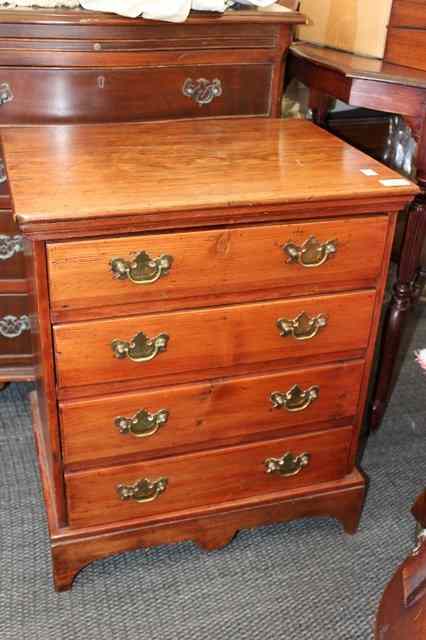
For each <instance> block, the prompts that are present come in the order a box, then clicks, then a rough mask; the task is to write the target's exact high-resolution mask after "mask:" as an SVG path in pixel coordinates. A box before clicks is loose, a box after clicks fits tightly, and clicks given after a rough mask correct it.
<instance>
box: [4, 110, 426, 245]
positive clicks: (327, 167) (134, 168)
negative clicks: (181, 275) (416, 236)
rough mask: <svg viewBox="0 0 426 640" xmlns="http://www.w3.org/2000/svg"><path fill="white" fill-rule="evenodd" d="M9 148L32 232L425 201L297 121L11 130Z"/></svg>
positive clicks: (13, 178) (17, 196) (18, 206)
mask: <svg viewBox="0 0 426 640" xmlns="http://www.w3.org/2000/svg"><path fill="white" fill-rule="evenodd" d="M2 138H3V145H4V152H5V161H6V166H7V171H8V174H9V179H10V184H11V190H12V196H13V201H14V209H15V215H16V218H17V220H18V222H20V223H22V224H27V225H31V224H34V223H39V222H44V223H53V222H59V221H67V222H71V221H80V222H81V221H82V220H88V219H98V220H99V219H100V220H102V221H105V220H106V219H110V218H116V219H117V218H120V217H122V216H136V217H143V216H144V215H147V214H148V215H150V216H153V217H154V218H155V215H156V214H157V213H162V214H164V213H168V212H170V213H172V212H176V211H191V212H196V211H197V210H203V211H206V210H207V211H209V212H211V211H213V210H218V209H220V208H222V209H224V208H226V209H229V208H232V207H238V206H239V207H241V206H244V207H246V208H253V207H259V206H263V207H264V206H265V205H266V206H267V205H274V204H275V205H276V204H279V205H283V206H285V205H286V204H289V203H313V202H333V201H342V200H348V201H358V200H364V201H365V200H371V202H372V203H373V204H374V201H375V200H378V199H380V198H387V199H388V200H389V201H392V199H395V204H398V203H397V202H396V201H397V200H398V201H399V204H398V206H396V207H395V210H397V209H398V208H400V206H401V204H402V203H403V200H404V199H405V200H407V199H408V197H409V196H411V195H414V194H415V193H416V192H417V191H418V189H417V187H416V186H415V185H414V184H412V183H410V182H409V181H405V180H402V181H401V179H400V176H399V175H398V174H396V173H395V172H393V171H391V170H390V169H388V168H387V167H384V166H383V165H381V164H379V163H377V162H375V161H374V160H372V159H371V158H369V157H368V156H366V155H365V154H363V153H361V152H359V151H357V150H355V149H354V148H352V147H350V146H349V145H347V144H346V143H344V142H342V141H341V140H339V139H338V138H336V137H334V136H332V135H331V134H329V133H327V132H325V131H323V130H321V129H319V128H318V127H316V126H315V125H313V124H311V123H309V122H305V121H300V120H290V121H283V120H268V119H235V120H234V119H233V120H215V121H211V120H210V121H203V122H198V121H181V122H166V123H144V124H134V125H99V126H93V127H87V126H52V127H38V128H26V129H25V128H24V129H23V128H10V129H6V130H4V131H3V132H2ZM365 169H369V170H370V171H371V170H372V171H373V172H375V175H372V176H371V175H365V173H363V170H365ZM383 180H384V181H385V182H383ZM388 180H397V182H395V183H394V182H392V183H388V182H386V181H388ZM194 215H195V213H194ZM88 233H89V234H90V229H89V228H88Z"/></svg>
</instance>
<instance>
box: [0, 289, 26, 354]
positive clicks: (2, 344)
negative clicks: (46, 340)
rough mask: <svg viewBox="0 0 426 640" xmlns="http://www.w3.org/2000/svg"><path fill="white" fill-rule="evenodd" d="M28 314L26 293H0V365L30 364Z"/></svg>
mask: <svg viewBox="0 0 426 640" xmlns="http://www.w3.org/2000/svg"><path fill="white" fill-rule="evenodd" d="M28 314H29V301H28V296H27V295H25V294H10V295H9V294H7V295H0V366H12V365H14V364H31V359H32V358H31V332H30V321H29V315H28Z"/></svg>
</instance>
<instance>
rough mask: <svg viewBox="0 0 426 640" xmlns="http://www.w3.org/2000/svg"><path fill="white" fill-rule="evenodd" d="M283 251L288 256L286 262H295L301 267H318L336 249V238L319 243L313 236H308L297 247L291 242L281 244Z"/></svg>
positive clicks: (332, 254) (333, 253)
mask: <svg viewBox="0 0 426 640" xmlns="http://www.w3.org/2000/svg"><path fill="white" fill-rule="evenodd" d="M283 251H284V253H285V254H286V255H287V256H288V260H287V262H297V263H298V264H300V265H301V266H302V267H308V268H310V267H320V266H321V265H322V264H324V262H326V261H327V260H328V259H329V258H330V257H331V256H334V255H335V253H336V251H337V243H336V240H327V242H323V243H320V242H319V241H318V240H317V239H316V238H315V236H310V238H308V239H307V240H306V242H304V243H303V244H302V246H301V247H299V246H298V245H297V244H294V243H293V242H287V244H285V245H284V246H283Z"/></svg>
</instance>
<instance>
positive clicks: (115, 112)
mask: <svg viewBox="0 0 426 640" xmlns="http://www.w3.org/2000/svg"><path fill="white" fill-rule="evenodd" d="M303 21H304V18H303V17H302V16H301V15H300V14H298V13H293V12H283V13H280V12H266V11H238V12H236V11H233V12H228V13H225V14H224V15H218V14H204V13H203V14H193V15H191V17H190V18H189V19H188V21H187V22H185V23H184V24H169V23H164V22H162V23H160V22H152V21H144V20H131V19H126V18H120V17H117V16H113V15H110V14H98V13H92V12H86V11H80V10H68V11H65V10H64V11H44V10H37V9H34V10H28V11H27V10H24V11H19V10H18V11H16V10H15V11H13V10H10V11H2V12H1V13H0V127H5V126H9V125H23V126H26V125H39V124H70V123H74V124H75V123H101V122H102V123H104V122H139V121H144V120H157V119H164V120H167V119H175V118H215V117H235V116H238V117H242V116H258V117H271V116H277V115H278V114H279V110H280V99H281V94H282V82H283V71H284V69H283V65H284V56H285V52H286V50H287V49H288V46H289V44H290V40H291V31H292V26H293V25H295V24H297V23H300V22H303ZM28 153H29V154H31V149H29V150H28ZM0 169H1V167H0ZM10 209H11V203H10V197H9V189H8V185H7V182H6V177H5V175H4V173H2V172H1V171H0V385H1V384H2V383H3V382H7V381H11V380H27V379H32V377H33V366H32V355H31V343H30V332H29V325H30V320H29V316H28V302H27V285H26V280H25V274H24V262H23V246H22V240H21V238H20V236H19V234H18V232H17V229H16V227H15V225H14V223H13V221H12V218H11V212H10Z"/></svg>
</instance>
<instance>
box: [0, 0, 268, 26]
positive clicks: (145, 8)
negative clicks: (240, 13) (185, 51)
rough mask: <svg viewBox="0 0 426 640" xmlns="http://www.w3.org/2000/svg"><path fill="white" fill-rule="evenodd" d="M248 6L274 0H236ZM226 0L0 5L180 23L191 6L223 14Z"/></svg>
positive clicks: (58, 0)
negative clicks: (75, 9)
mask: <svg viewBox="0 0 426 640" xmlns="http://www.w3.org/2000/svg"><path fill="white" fill-rule="evenodd" d="M238 2H240V3H241V4H246V5H249V6H258V7H266V6H268V5H271V4H274V3H275V2H276V0H238ZM227 4H230V3H229V1H228V0H0V7H5V8H10V7H31V6H34V7H78V6H79V5H81V6H82V7H83V8H84V9H88V10H89V11H105V12H106V13H117V14H119V15H121V16H126V17H127V18H137V17H138V16H142V17H143V18H146V19H148V20H166V21H167V22H184V21H185V20H186V19H187V17H188V14H189V12H190V10H191V9H195V10H197V11H218V12H221V13H223V11H225V8H226V5H227Z"/></svg>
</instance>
